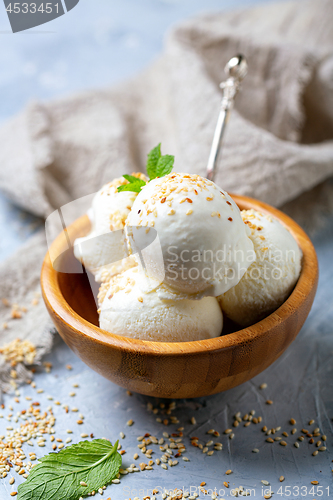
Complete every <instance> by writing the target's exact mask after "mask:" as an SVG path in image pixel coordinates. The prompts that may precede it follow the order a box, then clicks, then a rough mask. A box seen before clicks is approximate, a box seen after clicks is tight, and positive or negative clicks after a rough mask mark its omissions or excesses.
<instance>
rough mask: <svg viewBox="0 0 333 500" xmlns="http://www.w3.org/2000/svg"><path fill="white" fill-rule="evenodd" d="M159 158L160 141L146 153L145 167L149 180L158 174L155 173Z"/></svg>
mask: <svg viewBox="0 0 333 500" xmlns="http://www.w3.org/2000/svg"><path fill="white" fill-rule="evenodd" d="M160 158H161V143H159V144H158V145H157V146H156V148H154V149H152V150H151V151H150V153H148V158H147V166H146V168H147V174H148V177H149V180H150V181H152V180H153V179H155V177H157V176H158V174H157V173H156V168H157V164H158V161H159V159H160Z"/></svg>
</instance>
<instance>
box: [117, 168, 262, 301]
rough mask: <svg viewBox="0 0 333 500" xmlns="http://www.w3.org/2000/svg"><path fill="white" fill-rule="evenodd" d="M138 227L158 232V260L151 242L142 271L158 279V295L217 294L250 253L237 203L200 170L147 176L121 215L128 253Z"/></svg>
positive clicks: (231, 283)
mask: <svg viewBox="0 0 333 500" xmlns="http://www.w3.org/2000/svg"><path fill="white" fill-rule="evenodd" d="M142 227H145V228H146V231H147V232H148V231H149V230H150V228H154V229H155V230H156V232H157V236H158V241H159V245H160V248H161V253H162V256H163V259H162V264H161V262H160V260H158V259H157V258H156V256H157V254H156V245H155V247H153V246H151V247H148V248H147V249H146V252H145V260H146V262H149V266H148V267H147V268H146V270H145V271H146V273H147V274H148V276H149V277H152V278H153V279H156V281H157V282H162V283H163V286H162V287H158V288H157V292H158V294H159V296H160V298H163V299H172V298H175V299H179V298H195V299H200V298H202V297H204V296H213V297H216V296H218V295H221V294H222V293H224V292H226V291H227V290H229V288H231V287H232V286H234V285H236V284H237V283H238V282H239V280H240V279H241V277H242V276H243V275H244V273H245V272H246V270H247V268H248V267H249V266H250V264H251V263H252V262H253V260H254V258H255V256H254V251H253V243H252V241H251V240H250V238H249V237H248V234H247V231H248V228H247V227H246V225H244V223H243V221H242V217H241V215H240V211H239V208H238V207H237V205H236V203H235V202H234V201H233V200H232V198H231V197H230V196H229V195H228V193H226V192H225V191H223V190H222V189H221V188H219V187H218V186H217V185H216V184H214V183H213V182H211V181H209V180H207V179H204V178H203V177H200V176H199V175H190V174H182V173H171V174H169V175H166V176H165V177H162V178H157V179H154V180H153V181H151V182H149V183H148V184H147V185H146V186H145V187H144V188H143V189H142V191H141V192H140V193H139V195H138V196H137V198H136V200H135V201H134V203H133V207H132V210H131V212H130V213H129V216H128V218H127V220H126V231H127V236H128V241H129V246H130V252H132V253H135V252H138V244H137V241H136V238H137V235H138V234H139V233H140V234H142ZM139 229H141V231H139ZM149 248H151V255H149Z"/></svg>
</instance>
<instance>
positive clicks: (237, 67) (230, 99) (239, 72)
mask: <svg viewBox="0 0 333 500" xmlns="http://www.w3.org/2000/svg"><path fill="white" fill-rule="evenodd" d="M247 68H248V66H247V61H246V59H245V57H244V56H242V55H237V56H234V57H232V58H231V59H230V61H229V62H228V63H227V64H226V66H225V68H224V71H225V72H226V73H227V75H228V76H229V77H228V78H227V80H226V81H225V82H221V83H220V88H221V89H222V100H221V107H220V113H219V117H218V120H217V124H216V128H215V132H214V137H213V142H212V147H211V150H210V154H209V158H208V164H207V179H209V180H210V181H214V178H215V175H216V171H217V160H218V157H219V153H220V150H221V145H222V140H223V137H224V136H225V129H226V126H227V123H228V121H229V118H230V114H231V110H232V108H233V106H234V102H235V97H236V94H237V92H238V90H239V89H240V86H241V82H242V80H243V79H244V78H245V76H246V74H247Z"/></svg>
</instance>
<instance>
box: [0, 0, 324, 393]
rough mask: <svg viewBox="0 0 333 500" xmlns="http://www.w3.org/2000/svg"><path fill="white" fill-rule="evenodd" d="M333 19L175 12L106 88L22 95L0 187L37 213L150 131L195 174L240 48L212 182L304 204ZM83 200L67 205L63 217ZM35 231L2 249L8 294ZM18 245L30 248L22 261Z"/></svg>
mask: <svg viewBox="0 0 333 500" xmlns="http://www.w3.org/2000/svg"><path fill="white" fill-rule="evenodd" d="M332 23H333V3H332V2H331V1H330V0H317V1H316V2H313V1H309V2H305V1H300V2H292V3H279V4H277V5H274V4H270V5H266V6H262V5H260V6H259V7H256V8H252V9H249V10H239V11H235V12H227V13H226V12H222V13H214V14H208V15H205V16H201V17H198V18H196V19H192V20H189V21H187V22H184V23H183V24H181V25H179V26H177V27H175V28H174V29H173V30H172V31H171V33H170V34H169V36H168V37H167V40H166V44H165V51H164V53H163V54H162V55H161V57H160V58H159V59H158V60H157V61H156V62H155V63H154V64H153V65H152V66H151V67H150V68H148V69H147V70H146V71H145V72H144V73H142V74H141V75H139V76H138V77H136V78H134V79H132V80H131V81H128V82H126V83H124V84H122V85H119V86H118V87H116V88H112V89H105V90H98V91H91V92H86V93H82V94H80V95H76V96H72V97H67V98H64V99H61V100H57V101H54V102H51V103H38V102H37V103H31V104H30V105H29V106H28V107H27V108H26V109H25V110H24V111H22V113H21V114H19V115H18V116H16V117H14V118H13V119H12V120H11V122H10V123H8V124H6V125H5V126H4V127H3V129H2V130H1V131H0V145H1V147H0V188H1V189H2V190H4V191H5V192H6V193H7V195H8V196H10V197H11V198H12V199H13V201H14V202H15V203H17V204H19V205H20V206H22V207H24V208H25V209H27V210H29V211H31V212H33V213H35V214H37V215H40V216H42V217H46V216H47V215H49V214H50V213H51V212H52V211H53V210H55V209H57V208H58V207H60V206H62V205H64V204H66V203H68V202H70V201H71V200H75V199H77V198H80V197H83V196H85V195H88V194H91V193H94V192H96V191H97V190H98V189H99V188H100V186H101V185H102V184H103V183H106V182H108V181H110V180H111V179H112V178H113V177H116V176H120V175H122V174H124V173H131V172H132V171H134V170H141V171H144V169H145V162H146V155H147V152H148V151H149V150H150V149H151V148H152V147H153V146H155V145H156V144H157V143H158V142H162V151H163V153H169V154H175V157H176V161H175V170H177V171H183V172H193V173H194V172H195V173H199V174H201V175H203V176H205V169H206V163H207V159H208V154H209V149H210V145H211V140H212V135H213V131H214V127H215V123H216V119H217V114H218V109H219V104H220V99H221V94H220V90H219V82H220V81H221V80H223V79H224V78H225V76H224V74H223V67H224V64H225V63H226V62H227V61H228V59H229V58H230V57H232V56H233V55H235V54H237V53H243V54H245V55H246V57H247V59H248V63H249V74H248V76H247V78H246V79H245V81H244V84H243V90H242V92H241V93H240V95H239V96H238V99H237V102H236V109H235V111H234V112H233V115H232V118H231V120H230V123H229V127H228V130H227V136H226V139H225V146H224V149H223V155H222V157H221V158H220V168H219V171H218V174H217V179H216V182H217V183H218V184H219V185H220V186H221V187H223V188H224V189H226V190H229V191H231V192H237V193H239V194H246V195H250V196H253V197H256V198H259V199H262V200H264V201H267V202H269V203H271V204H273V205H278V206H281V205H282V204H284V203H286V202H290V203H289V205H288V208H289V210H292V209H293V210H294V209H295V210H296V212H297V213H299V214H301V215H303V213H305V214H307V213H308V212H306V211H303V210H300V209H299V205H298V206H297V202H291V200H293V199H294V198H296V197H297V196H299V195H301V194H302V193H304V192H306V191H309V190H310V189H312V188H313V187H314V186H317V185H318V184H319V183H321V182H323V181H324V180H325V179H327V178H329V177H330V176H332V175H333V97H332V95H333V92H332V81H333V78H332V75H333V30H332V29H331V28H332ZM327 186H329V187H327ZM330 186H331V185H330V184H327V183H326V184H325V193H327V190H329V192H331V191H332V188H331V187H330ZM316 189H317V190H318V189H320V188H316ZM303 196H305V195H303ZM312 198H314V197H310V198H308V199H312ZM328 199H329V196H328ZM295 203H296V204H295ZM312 209H313V203H312V204H311V211H313V210H312ZM321 209H322V207H321ZM82 210H83V208H82V206H80V209H79V208H78V207H77V206H76V205H75V204H73V206H72V208H71V209H70V213H69V215H68V218H67V220H66V223H70V222H71V219H74V218H75V217H77V216H78V215H80V213H82ZM307 210H309V206H308V205H307ZM42 240H43V238H42V237H41V236H38V237H35V240H34V242H33V244H31V243H30V245H31V246H30V247H29V250H28V251H27V250H25V251H24V250H23V251H21V252H19V253H18V254H17V255H16V256H15V257H13V259H14V260H15V264H13V263H14V260H13V259H10V261H9V262H8V263H7V264H5V266H4V267H3V268H2V270H1V273H2V274H1V276H3V279H6V280H7V282H8V285H7V289H6V290H4V288H3V284H2V285H1V295H4V294H5V293H7V294H8V295H10V296H11V297H15V296H16V295H17V293H18V290H19V289H20V287H21V286H22V283H20V280H16V279H11V277H12V276H13V272H14V269H16V268H17V269H25V270H26V271H25V275H26V276H28V277H29V279H28V281H27V284H26V285H25V291H26V293H28V292H30V291H31V290H32V289H33V287H35V286H37V280H38V274H39V268H40V263H41V260H42V255H43V252H44V251H46V246H45V243H44V242H43V241H42ZM29 252H32V253H34V258H32V257H31V259H32V260H33V262H32V261H31V265H29V266H27V263H26V261H25V257H26V255H27V253H29ZM17 276H19V274H18V275H17ZM0 279H1V277H0ZM32 283H33V284H32ZM0 311H1V309H0ZM1 312H2V311H1ZM25 321H26V320H25V318H23V319H22V322H21V324H22V323H25ZM45 322H46V314H45V312H44V311H40V316H39V317H38V318H36V331H38V334H39V336H37V337H38V338H37V339H36V338H35V341H36V342H37V343H38V342H39V343H40V344H42V345H44V344H43V335H45V334H44V333H43V331H44V324H45ZM16 325H17V323H15V321H14V320H13V321H11V325H10V329H8V333H7V334H6V335H8V338H9V337H10V336H12V337H13V336H19V335H20V332H21V327H20V328H18V326H16ZM28 330H29V329H27V330H26V335H27V336H29V331H28ZM9 332H11V334H9ZM44 350H45V349H44ZM0 376H1V369H0ZM0 387H1V383H0Z"/></svg>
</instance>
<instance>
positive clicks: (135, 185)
mask: <svg viewBox="0 0 333 500" xmlns="http://www.w3.org/2000/svg"><path fill="white" fill-rule="evenodd" d="M123 177H124V178H125V179H126V180H127V181H128V182H129V183H128V184H123V185H122V186H118V187H117V190H118V192H119V193H120V192H121V191H134V192H135V193H140V191H141V188H142V187H143V186H145V185H146V183H145V181H143V180H142V179H138V178H137V177H134V175H126V174H125V175H123Z"/></svg>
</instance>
